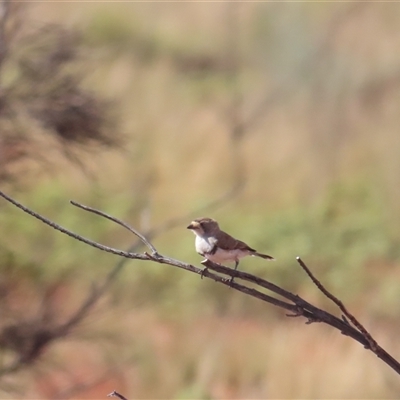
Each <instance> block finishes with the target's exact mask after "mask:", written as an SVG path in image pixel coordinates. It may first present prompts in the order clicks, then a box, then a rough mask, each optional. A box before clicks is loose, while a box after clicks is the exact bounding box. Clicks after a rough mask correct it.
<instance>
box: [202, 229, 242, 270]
mask: <svg viewBox="0 0 400 400" xmlns="http://www.w3.org/2000/svg"><path fill="white" fill-rule="evenodd" d="M195 246H196V251H197V252H198V253H200V254H203V255H204V257H205V258H207V259H208V260H211V261H212V262H215V263H218V264H222V263H224V262H227V261H235V260H239V259H240V258H242V257H244V256H246V255H247V254H248V252H243V251H242V250H238V249H234V250H223V249H220V248H218V249H217V251H215V252H214V254H212V253H211V252H212V251H213V249H214V244H213V243H212V242H211V241H210V238H207V237H204V236H198V235H196V242H195Z"/></svg>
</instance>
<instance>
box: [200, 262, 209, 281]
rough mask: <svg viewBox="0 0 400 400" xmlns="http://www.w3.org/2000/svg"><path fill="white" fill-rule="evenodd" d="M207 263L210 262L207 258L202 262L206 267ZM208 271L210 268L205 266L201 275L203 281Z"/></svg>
mask: <svg viewBox="0 0 400 400" xmlns="http://www.w3.org/2000/svg"><path fill="white" fill-rule="evenodd" d="M207 262H208V260H207V258H206V259H205V260H203V261H201V262H200V264H203V265H204V264H207ZM207 271H208V267H207V266H205V267H204V269H203V270H202V271H201V273H200V276H201V279H203V277H204V274H205V273H206V272H207Z"/></svg>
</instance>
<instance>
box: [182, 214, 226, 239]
mask: <svg viewBox="0 0 400 400" xmlns="http://www.w3.org/2000/svg"><path fill="white" fill-rule="evenodd" d="M187 229H190V230H191V231H192V232H193V233H194V234H195V235H198V236H203V235H210V234H213V233H215V232H218V231H219V225H218V222H217V221H215V220H214V219H212V218H196V219H194V220H193V221H192V222H191V223H190V225H189V226H188V227H187Z"/></svg>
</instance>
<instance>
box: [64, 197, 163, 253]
mask: <svg viewBox="0 0 400 400" xmlns="http://www.w3.org/2000/svg"><path fill="white" fill-rule="evenodd" d="M70 203H71V204H72V205H73V206H76V207H79V208H81V209H82V210H85V211H89V212H91V213H94V214H97V215H100V216H101V217H104V218H107V219H109V220H110V221H113V222H115V223H117V224H118V225H121V226H123V227H124V228H126V229H128V231H130V232H132V233H133V234H134V235H136V236H137V237H138V238H139V239H140V240H141V241H142V242H143V243H144V244H145V245H146V246H147V247H148V248H149V249H150V250H151V251H152V253H153V254H156V253H157V250H156V248H155V247H154V246H153V245H152V244H151V243H150V241H149V240H147V239H146V238H145V237H144V236H143V235H142V234H141V233H139V232H138V231H137V230H136V229H133V228H132V227H131V226H129V225H128V224H126V223H125V222H123V221H121V220H120V219H118V218H115V217H112V216H111V215H109V214H106V213H105V212H103V211H100V210H97V209H95V208H92V207H89V206H85V205H83V204H79V203H77V202H76V201H73V200H71V201H70Z"/></svg>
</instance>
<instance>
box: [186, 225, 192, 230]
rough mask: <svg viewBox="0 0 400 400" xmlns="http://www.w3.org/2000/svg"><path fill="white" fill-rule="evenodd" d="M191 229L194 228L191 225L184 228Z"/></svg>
mask: <svg viewBox="0 0 400 400" xmlns="http://www.w3.org/2000/svg"><path fill="white" fill-rule="evenodd" d="M193 228H194V226H193V224H190V225H188V226H187V227H186V229H193Z"/></svg>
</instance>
